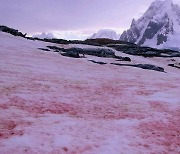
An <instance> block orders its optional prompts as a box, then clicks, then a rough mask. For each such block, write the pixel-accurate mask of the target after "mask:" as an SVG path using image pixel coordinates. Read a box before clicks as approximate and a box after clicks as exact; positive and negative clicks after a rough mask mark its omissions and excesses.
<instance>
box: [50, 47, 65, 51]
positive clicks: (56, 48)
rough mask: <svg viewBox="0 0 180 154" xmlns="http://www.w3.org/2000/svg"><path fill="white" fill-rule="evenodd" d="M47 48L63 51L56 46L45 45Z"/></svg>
mask: <svg viewBox="0 0 180 154" xmlns="http://www.w3.org/2000/svg"><path fill="white" fill-rule="evenodd" d="M47 47H48V48H49V49H52V50H55V51H64V48H59V47H57V46H47Z"/></svg>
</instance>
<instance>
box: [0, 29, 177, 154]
mask: <svg viewBox="0 0 180 154" xmlns="http://www.w3.org/2000/svg"><path fill="white" fill-rule="evenodd" d="M47 45H56V46H58V45H57V44H50V43H45V42H41V41H32V40H27V39H23V38H21V37H14V36H11V35H9V34H6V33H1V32H0V153H1V154H9V153H13V154H24V153H27V154H32V153H38V154H44V153H52V154H54V153H57V154H64V153H68V154H72V153H77V154H90V153H91V154H109V153H111V154H119V153H128V154H132V153H133V154H139V153H172V154H175V153H179V152H180V149H179V128H180V123H179V121H180V104H179V102H180V97H179V89H180V82H178V81H179V76H180V72H179V70H178V69H176V68H171V67H168V66H167V64H168V62H169V60H171V58H166V59H163V58H143V57H135V56H131V59H132V63H151V64H154V65H158V66H161V67H164V68H165V70H166V72H167V73H160V72H156V71H149V70H142V69H139V68H132V67H122V66H114V65H110V64H109V63H110V62H114V61H115V60H113V59H111V58H100V57H93V56H87V58H81V59H74V58H68V57H63V56H61V55H60V54H59V53H55V52H51V51H48V52H45V51H42V50H39V49H38V48H40V47H41V48H46V46H47ZM59 47H64V48H69V47H81V48H86V47H87V48H90V47H92V48H93V46H87V45H76V44H73V45H59ZM96 48H97V47H96ZM118 53H119V54H121V53H120V52H117V54H118ZM89 59H97V60H99V61H106V62H108V64H107V65H98V64H95V63H91V62H89V61H88V60H89ZM176 60H178V59H176ZM116 62H117V61H116Z"/></svg>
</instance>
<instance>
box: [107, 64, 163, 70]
mask: <svg viewBox="0 0 180 154" xmlns="http://www.w3.org/2000/svg"><path fill="white" fill-rule="evenodd" d="M111 64H112V65H118V66H131V67H138V68H142V69H146V70H154V71H158V72H165V71H164V68H162V67H158V66H155V65H151V64H119V63H111Z"/></svg>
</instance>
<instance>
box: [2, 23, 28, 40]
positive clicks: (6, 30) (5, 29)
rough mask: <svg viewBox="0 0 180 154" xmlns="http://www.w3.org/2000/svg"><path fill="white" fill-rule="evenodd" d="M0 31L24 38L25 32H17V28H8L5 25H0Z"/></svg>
mask: <svg viewBox="0 0 180 154" xmlns="http://www.w3.org/2000/svg"><path fill="white" fill-rule="evenodd" d="M0 31H2V32H6V33H9V34H12V35H14V36H20V37H24V38H25V37H26V34H23V33H21V32H19V31H18V30H16V29H13V28H9V27H7V26H1V25H0Z"/></svg>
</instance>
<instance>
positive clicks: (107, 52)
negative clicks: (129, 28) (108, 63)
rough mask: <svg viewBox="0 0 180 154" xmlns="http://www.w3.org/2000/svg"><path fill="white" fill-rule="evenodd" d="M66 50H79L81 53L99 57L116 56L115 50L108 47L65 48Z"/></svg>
mask: <svg viewBox="0 0 180 154" xmlns="http://www.w3.org/2000/svg"><path fill="white" fill-rule="evenodd" d="M63 51H64V52H69V51H70V52H78V53H79V54H84V55H93V56H97V57H107V58H114V57H115V52H114V51H113V50H112V49H106V48H84V49H82V48H70V49H64V50H63Z"/></svg>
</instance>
